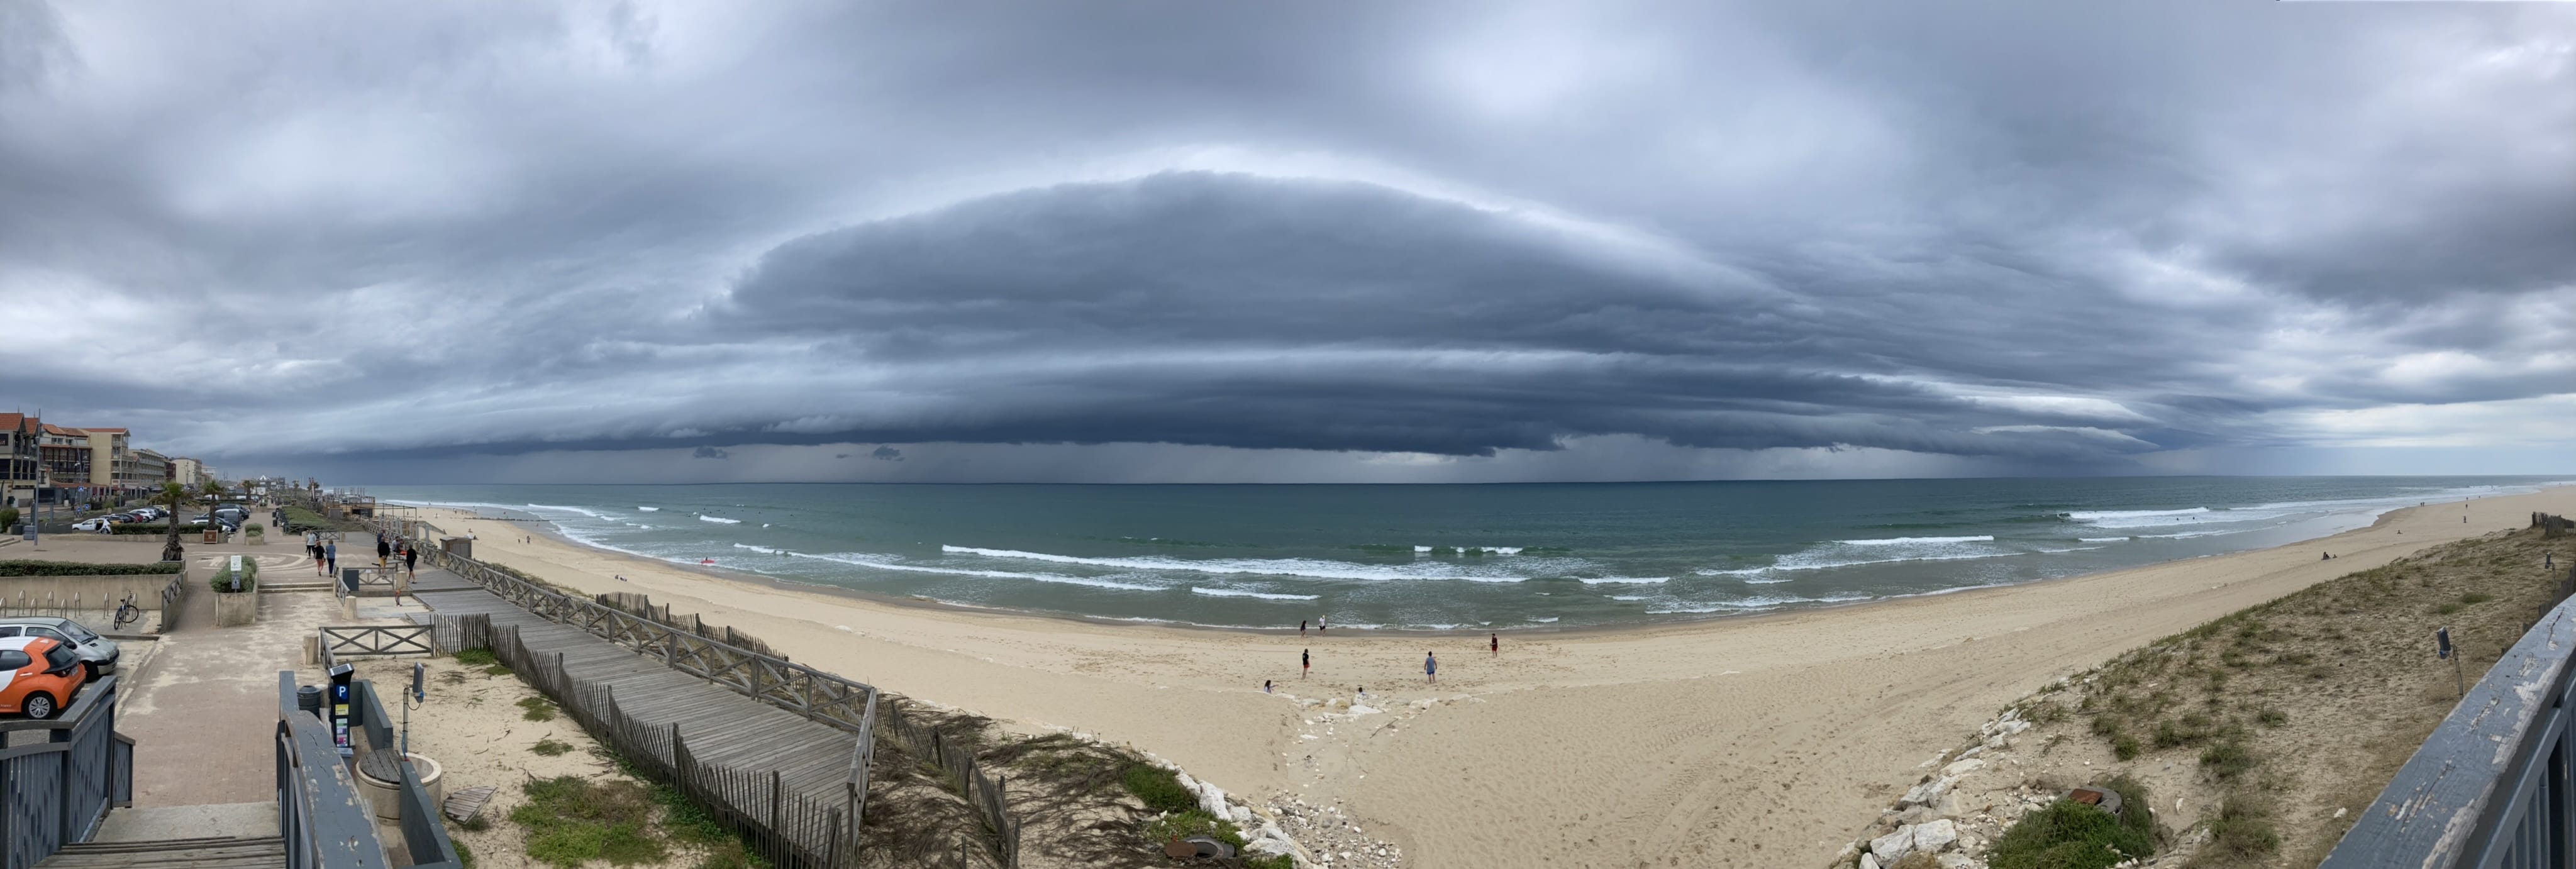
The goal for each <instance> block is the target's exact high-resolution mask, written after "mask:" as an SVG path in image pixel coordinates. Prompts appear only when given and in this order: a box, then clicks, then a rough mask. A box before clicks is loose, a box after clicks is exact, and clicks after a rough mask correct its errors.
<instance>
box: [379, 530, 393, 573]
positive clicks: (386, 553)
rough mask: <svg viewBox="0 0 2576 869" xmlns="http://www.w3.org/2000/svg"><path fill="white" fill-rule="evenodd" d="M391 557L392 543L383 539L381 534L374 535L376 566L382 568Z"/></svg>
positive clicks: (383, 536)
mask: <svg viewBox="0 0 2576 869" xmlns="http://www.w3.org/2000/svg"><path fill="white" fill-rule="evenodd" d="M393 557H394V542H393V541H391V540H387V539H385V535H383V534H378V535H376V566H377V567H379V568H381V567H384V566H385V562H386V561H387V560H388V559H391V558H393Z"/></svg>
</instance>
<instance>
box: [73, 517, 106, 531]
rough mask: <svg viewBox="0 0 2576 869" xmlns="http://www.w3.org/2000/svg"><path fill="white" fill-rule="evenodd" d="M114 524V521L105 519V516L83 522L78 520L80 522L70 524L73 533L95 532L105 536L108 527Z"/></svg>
mask: <svg viewBox="0 0 2576 869" xmlns="http://www.w3.org/2000/svg"><path fill="white" fill-rule="evenodd" d="M115 524H116V520H114V519H110V518H108V517H105V516H100V517H98V518H96V519H83V520H80V521H78V522H74V523H72V530H74V531H96V532H98V533H100V534H105V533H107V531H108V526H111V525H115Z"/></svg>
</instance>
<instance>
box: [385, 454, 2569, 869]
mask: <svg viewBox="0 0 2576 869" xmlns="http://www.w3.org/2000/svg"><path fill="white" fill-rule="evenodd" d="M2533 510H2544V511H2548V512H2557V513H2571V512H2576V487H2566V488H2556V489H2550V490H2547V491H2544V492H2541V493H2538V494H2533V495H2521V496H2510V497H2499V498H2486V499H2480V500H2477V501H2471V502H2467V503H2466V504H2460V503H2452V504H2436V505H2433V506H2430V507H2422V508H2412V509H2408V510H2402V511H2398V512H2396V513H2392V514H2389V515H2388V516H2387V517H2385V518H2383V519H2382V520H2381V521H2380V522H2379V523H2378V524H2377V525H2375V526H2373V527H2371V528H2366V529H2361V530H2356V531H2351V532H2346V533H2344V534H2339V535H2336V536H2333V537H2329V538H2324V539H2321V540H2314V541H2309V542H2306V543H2300V544H2295V545H2292V546H2288V547H2283V548H2279V549H2272V550H2261V551H2255V552H2246V553H2239V554H2235V555H2227V556H2218V557H2212V558H2201V559H2191V560H2187V561H2180V562H2171V563H2167V564H2161V565H2154V566H2149V567H2143V568H2136V569H2131V570H2123V571H2114V572H2110V573H2101V574H2093V575H2089V576H2084V577H2077V578H2073V579H2067V580H2059V581H2053V582H2044V583H2035V584H2030V585H2022V586H2014V587H2008V588H1996V589H1981V590H1975V591H1968V592H1961V593H1957V594H1948V595H1937V596H1932V597H1923V598H1911V599H1904V600H1896V601H1885V602H1879V603H1874V604H1868V605H1861V606H1851V607H1842V608H1835V609H1828V610H1813V611H1807V612H1799V613H1788V614H1781V615H1772V616H1762V617H1752V618H1735V619H1725V620H1718V621H1709V622H1699V623H1692V624H1686V625H1670V626H1661V627H1653V628H1632V629H1623V630H1602V631H1565V632H1520V633H1513V634H1506V635H1505V637H1504V645H1503V654H1502V655H1501V656H1500V657H1499V658H1493V657H1489V656H1488V655H1487V652H1486V647H1485V642H1486V638H1485V635H1484V634H1482V633H1478V634H1473V635H1466V634H1461V635H1456V636H1442V637H1437V638H1424V637H1420V636H1413V637H1386V636H1368V635H1363V634H1361V633H1358V632H1352V633H1342V632H1335V633H1333V634H1332V635H1330V636H1326V637H1307V638H1303V639H1301V638H1299V637H1298V636H1297V635H1296V632H1295V631H1294V630H1293V629H1292V630H1288V631H1285V632H1282V633H1256V632H1232V631H1210V630H1187V629H1173V628H1165V627H1156V626H1146V625H1121V624H1097V623H1088V622H1080V621H1074V620H1068V619H1056V618H1045V617H1036V616H1023V615H1010V614H1002V613H989V612H969V611H960V610H954V609H946V608H932V607H921V606H909V605H902V604H889V603H880V602H874V601H867V600H857V599H852V598H849V597H846V596H840V595H832V594H823V593H816V592H810V591H801V590H796V589H792V588H777V587H772V586H769V585H765V584H758V583H751V582H745V581H742V580H739V579H734V578H725V577H718V576H715V575H712V574H707V573H702V572H699V571H697V570H694V569H691V568H686V567H682V566H678V565H672V564H667V563H663V562H655V561H647V560H643V559H637V558H632V557H628V556H624V555H620V554H617V553H611V552H605V551H601V550H594V549H589V548H587V547H581V546H577V545H574V544H571V543H568V542H564V541H560V540H556V539H552V538H549V537H547V536H545V535H544V533H543V532H542V530H541V529H537V528H532V527H528V526H529V525H530V524H532V523H514V522H508V521H503V520H498V519H469V518H466V516H467V514H465V513H463V512H461V511H453V510H431V509H423V510H419V511H417V513H418V514H419V515H420V516H421V517H422V518H426V519H428V520H430V521H432V522H433V523H435V524H437V525H439V526H441V527H443V528H445V529H447V530H450V531H457V530H461V529H467V528H470V529H472V530H473V531H474V532H475V533H476V535H477V537H478V540H477V542H476V544H475V545H476V548H477V554H478V555H482V556H484V557H486V558H489V559H492V560H496V561H499V562H500V563H504V564H509V565H512V566H514V567H518V568H520V569H523V570H529V571H531V572H533V573H536V574H538V575H540V576H544V577H546V578H547V579H549V580H552V581H556V582H559V583H563V584H566V585H570V586H573V587H577V588H580V589H583V590H586V591H593V592H597V591H611V590H624V591H637V592H644V593H649V594H652V595H653V596H654V598H655V600H657V601H662V602H668V603H671V604H673V605H674V609H676V610H681V611H688V610H698V611H702V612H705V613H706V614H707V616H708V618H709V620H710V621H715V622H718V623H727V624H733V625H736V626H738V627H740V628H742V629H744V630H747V631H751V632H754V633H756V634H758V635H759V636H760V637H762V638H763V639H766V640H768V641H769V642H771V643H772V644H773V645H776V646H777V647H779V648H780V649H781V650H783V651H785V652H786V653H788V654H789V655H790V656H792V657H794V658H795V659H796V660H799V661H802V662H805V663H809V664H813V665H816V666H819V667H823V668H825V669H830V670H834V671H837V672H840V673H843V674H846V675H849V676H851V677H853V678H858V679H863V680H867V681H870V682H873V683H875V684H878V685H881V686H883V687H885V688H887V689H889V690H894V691H899V692H902V693H905V694H910V695H913V696H917V697H921V698H924V699H929V700H935V701H938V702H942V703H949V704H955V705H958V706H963V707H967V708H971V709H974V710H976V711H979V712H982V713H984V714H988V715H993V716H996V717H1000V718H1004V719H1008V720H1011V721H1012V722H1014V723H1015V724H1016V725H1017V726H1021V727H1024V728H1028V729H1039V728H1046V727H1067V728H1072V729H1075V730H1080V731H1083V732H1087V733H1092V734H1096V735H1099V736H1101V737H1103V738H1107V739H1110V740H1114V741H1123V742H1129V743H1133V744H1134V745H1136V746H1137V747H1139V748H1143V749H1146V750H1149V751H1153V752H1155V753H1157V754H1160V755H1162V756H1164V757H1167V758H1170V759H1172V760H1174V761H1176V762H1178V763H1180V764H1182V765H1183V766H1184V767H1185V768H1187V769H1189V770H1190V771H1191V773H1193V774H1195V775H1198V776H1201V777H1204V778H1207V779H1208V780H1210V781H1212V782H1215V783H1216V784H1218V785H1220V786H1222V787H1225V788H1226V789H1228V790H1229V791H1233V792H1238V793H1244V794H1247V795H1261V794H1265V793H1273V792H1284V793H1288V794H1292V795H1296V796H1298V797H1300V798H1302V799H1304V800H1306V801H1308V802H1310V803H1316V804H1319V805H1331V804H1336V803H1338V804H1339V805H1341V806H1342V807H1343V808H1344V810H1345V811H1347V812H1349V813H1350V816H1351V817H1352V818H1353V819H1354V820H1355V821H1356V823H1358V824H1359V825H1360V826H1361V827H1362V828H1363V829H1365V831H1366V833H1367V834H1368V835H1370V836H1373V837H1377V838H1383V839H1387V840H1391V841H1394V842H1396V843H1398V844H1400V845H1402V846H1403V847H1404V849H1405V851H1406V854H1407V856H1408V857H1409V858H1411V860H1410V862H1411V863H1412V864H1413V865H1418V866H1424V867H1494V866H1746V867H1752V866H1820V865H1822V864H1823V863H1824V862H1825V861H1826V860H1827V859H1828V858H1830V857H1831V856H1832V855H1833V854H1834V852H1835V851H1836V850H1837V849H1839V848H1840V847H1841V846H1842V844H1843V842H1844V841H1846V838H1847V837H1848V836H1849V835H1851V831H1853V830H1856V829H1859V828H1860V827H1861V826H1862V825H1864V824H1865V823H1866V822H1867V821H1868V820H1869V819H1871V818H1873V817H1875V816H1876V813H1877V811H1878V810H1879V808H1881V807H1882V806H1884V805H1885V804H1886V802H1887V800H1888V798H1889V797H1890V796H1892V795H1893V794H1895V793H1896V792H1897V791H1898V789H1899V786H1900V785H1901V784H1907V783H1910V782H1911V781H1912V779H1913V778H1914V777H1915V775H1916V774H1917V769H1916V764H1918V763H1921V762H1922V761H1923V760H1925V759H1927V758H1929V757H1931V756H1932V755H1933V754H1934V753H1935V752H1937V751H1939V750H1941V749H1943V748H1947V747H1951V746H1953V745H1954V744H1955V743H1957V742H1958V741H1959V740H1960V739H1962V738H1963V737H1964V736H1965V735H1966V734H1967V733H1968V732H1970V731H1973V730H1974V729H1975V728H1976V726H1977V725H1978V723H1979V722H1981V721H1983V720H1984V719H1985V718H1986V717H1987V716H1989V715H1990V714H1991V713H1993V712H1994V711H1995V710H1996V709H1997V708H1999V707H2000V706H2001V705H2003V704H2004V703H2006V702H2009V701H2011V700H2012V699H2014V698H2016V697H2019V696H2020V695H2022V694H2023V693H2026V692H2028V691H2029V690H2031V689H2033V688H2036V687H2037V686H2039V685H2041V684H2043V683H2045V682H2047V681H2048V680H2050V679H2053V678H2055V677H2057V676H2060V675H2065V674H2068V673H2072V672H2075V671H2078V670H2082V669H2084V668H2087V667H2091V666H2093V665H2095V664H2098V663H2100V662H2101V661H2103V660H2104V659H2106V658H2108V657H2110V656H2111V655H2114V654H2117V653H2118V652H2120V651H2122V650H2125V649H2128V648H2132V647H2135V646H2138V645H2142V644H2144V643H2147V642H2149V641H2152V640H2154V639H2156V638H2159V637H2162V636H2165V635H2167V634H2171V633H2175V632H2177V631H2181V630H2184V629H2186V628H2189V627H2191V626H2193V625H2197V624H2199V623H2201V622H2203V621H2207V620H2209V619H2211V618H2215V617H2217V616H2220V615H2224V614H2226V613H2228V612H2231V611H2234V610H2236V609H2240V608H2243V607H2246V606H2251V605H2253V604H2256V603H2261V602H2263V601H2265V600H2269V599H2271V598H2274V597H2278V596H2280V595H2282V594H2286V593H2288V592H2291V591H2295V590H2297V589H2300V588H2304V587H2306V586H2307V585H2309V584H2311V583H2315V582H2318V581H2320V580H2324V579H2328V578H2332V577H2334V576H2339V575H2342V574H2344V573H2348V572H2351V571H2354V570H2360V569H2363V568H2367V567H2371V566H2375V565H2378V564H2382V563H2385V562H2386V561H2388V560H2390V559H2392V558H2395V557H2397V556H2399V555H2403V554H2405V553H2408V552H2412V551H2414V550H2416V549H2419V548H2422V547H2424V546H2428V545H2431V544H2435V543H2441V542H2446V541H2450V540H2455V539H2459V538H2462V537H2466V536H2472V535H2475V534H2482V533H2485V532H2489V531H2494V530H2497V529H2500V528H2507V527H2515V528H2518V527H2523V526H2524V525H2526V524H2527V523H2528V521H2529V515H2528V514H2529V513H2530V512H2531V511H2533ZM2464 516H2465V517H2466V518H2467V519H2468V521H2466V522H2462V521H2461V519H2462V518H2463V517H2464ZM522 535H532V536H531V537H530V539H529V540H528V541H527V542H522ZM2320 551H2331V552H2334V553H2335V554H2336V556H2337V558H2336V559H2335V560H2333V561H2322V560H2320V559H2319V557H2318V553H2319V552H2320ZM720 560H721V559H720ZM2532 569H2533V570H2538V569H2539V568H2538V566H2537V565H2534V566H2533V567H2532ZM617 575H623V576H625V577H627V581H619V580H617V579H615V578H613V577H614V576H617ZM1300 649H1312V650H1313V651H1314V654H1315V657H1316V668H1315V676H1314V678H1312V679H1310V680H1305V681H1302V682H1301V681H1300V680H1299V678H1298V672H1297V654H1298V651H1299V650H1300ZM1425 651H1437V652H1438V653H1439V654H1440V658H1441V664H1442V666H1441V678H1440V683H1439V685H1438V686H1436V688H1434V687H1433V686H1428V685H1425V684H1424V683H1423V678H1422V672H1421V663H1422V656H1423V653H1424V652H1425ZM1264 679H1272V680H1276V681H1277V682H1279V683H1280V685H1281V686H1282V688H1283V690H1282V693H1280V694H1275V695H1264V694H1263V693H1262V692H1261V682H1262V680H1264ZM1363 685H1364V686H1366V687H1367V688H1368V690H1369V692H1370V695H1371V700H1370V705H1371V706H1374V707H1378V708H1382V709H1387V710H1389V713H1388V714H1384V715H1368V716H1360V717H1356V718H1351V717H1329V718H1328V717H1321V716H1317V715H1315V714H1314V713H1313V712H1312V711H1310V710H1304V709H1302V708H1301V707H1300V706H1298V705H1297V703H1296V702H1295V699H1294V698H1295V697H1296V696H1299V695H1303V696H1309V697H1317V696H1333V697H1349V696H1351V692H1352V691H1353V690H1354V689H1356V688H1357V687H1359V686H1363ZM1417 701H1427V702H1422V703H1417Z"/></svg>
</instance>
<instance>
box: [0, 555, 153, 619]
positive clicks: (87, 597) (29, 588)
mask: <svg viewBox="0 0 2576 869" xmlns="http://www.w3.org/2000/svg"><path fill="white" fill-rule="evenodd" d="M195 573H196V570H195V565H194V564H190V565H189V566H188V567H187V568H186V569H184V570H182V571H181V572H180V573H179V578H180V581H181V582H188V581H191V580H192V579H193V578H194V576H195ZM169 585H170V574H166V573H164V574H153V575H133V576H0V612H8V611H13V610H22V609H37V610H54V609H110V610H112V609H115V608H116V605H117V604H118V603H119V602H122V601H124V600H125V596H126V595H127V594H132V595H134V605H135V606H137V607H141V608H143V609H144V610H147V611H157V610H159V609H161V589H163V588H166V587H168V586H169ZM75 601H77V603H75Z"/></svg>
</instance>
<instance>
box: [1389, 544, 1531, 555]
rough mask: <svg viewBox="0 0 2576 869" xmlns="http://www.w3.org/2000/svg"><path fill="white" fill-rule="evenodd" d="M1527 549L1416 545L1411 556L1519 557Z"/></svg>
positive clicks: (1515, 547) (1517, 547) (1523, 547)
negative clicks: (1438, 554) (1451, 554)
mask: <svg viewBox="0 0 2576 869" xmlns="http://www.w3.org/2000/svg"><path fill="white" fill-rule="evenodd" d="M1527 548H1529V547H1526V546H1420V545H1417V546H1415V547H1413V554H1415V555H1425V554H1429V553H1433V552H1439V553H1457V554H1460V555H1468V554H1477V553H1482V554H1485V555H1519V554H1521V550H1523V549H1527Z"/></svg>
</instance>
